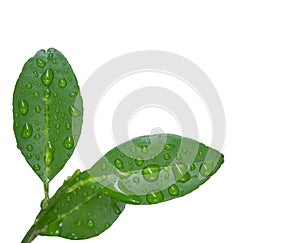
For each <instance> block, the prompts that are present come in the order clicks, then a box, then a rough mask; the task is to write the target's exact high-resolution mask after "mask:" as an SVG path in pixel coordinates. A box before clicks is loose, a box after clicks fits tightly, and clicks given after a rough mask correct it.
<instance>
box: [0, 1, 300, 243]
mask: <svg viewBox="0 0 300 243" xmlns="http://www.w3.org/2000/svg"><path fill="white" fill-rule="evenodd" d="M299 11H300V3H299V1H296V0H295V1H291V0H285V1H283V0H282V1H276V0H272V1H267V0H251V1H241V0H235V1H234V0H228V1H217V0H209V1H175V0H172V1H161V0H160V1H156V0H152V1H141V0H138V1H130V0H127V1H114V0H110V1H75V0H72V1H61V0H60V1H56V0H53V1H40V0H39V1H32V0H27V1H1V3H0V26H1V32H0V33H1V34H0V36H1V37H0V43H1V45H0V48H1V54H0V70H1V84H0V85H1V86H0V99H1V101H0V104H1V113H0V114H1V118H0V119H1V126H0V129H1V130H0V134H1V139H0V148H1V176H0V180H1V182H0V185H1V200H0V202H1V207H0V210H1V214H0V215H1V218H0V222H1V240H0V241H1V242H20V241H21V239H22V237H23V236H24V234H25V233H26V231H27V229H28V228H29V227H30V226H31V224H32V223H33V220H34V218H35V215H36V214H37V213H38V211H39V202H40V200H41V199H42V195H43V190H42V184H41V182H40V180H39V179H38V177H37V176H35V175H34V173H33V171H32V170H31V169H30V167H29V166H28V165H27V163H26V162H25V160H24V158H23V157H22V155H21V153H20V152H19V150H18V149H17V148H16V143H15V138H14V134H13V128H12V124H13V121H12V111H11V109H12V106H11V102H12V94H13V88H14V84H15V81H16V80H17V77H18V75H19V73H20V72H21V69H22V66H23V64H24V63H25V61H26V60H27V59H28V58H29V57H31V56H33V55H34V54H35V52H36V51H38V50H39V49H41V48H44V49H47V48H49V47H55V48H57V49H58V50H60V51H62V52H63V53H64V55H65V56H66V57H67V58H68V60H69V62H70V63H71V65H72V67H73V69H74V70H75V72H76V75H77V78H78V80H79V83H80V86H83V85H84V83H85V81H86V80H87V79H88V77H89V76H90V75H91V74H92V72H93V71H95V69H96V68H98V67H99V66H101V65H102V64H104V63H105V62H107V61H109V60H110V59H112V58H114V57H117V56H119V55H122V54H126V53H129V52H133V51H138V50H151V49H152V50H164V51H170V52H173V53H176V54H179V55H181V56H184V57H186V58H188V59H190V60H191V61H193V62H194V63H196V64H197V65H198V66H200V67H201V69H202V70H203V71H204V72H205V73H206V74H207V75H208V76H209V77H210V79H211V80H212V82H213V83H214V85H215V87H216V89H217V90H218V92H219V95H220V97H221V99H222V102H223V105H224V109H225V113H226V127H227V128H226V144H225V147H224V150H223V153H224V154H225V164H224V166H223V167H222V168H221V169H220V170H219V172H218V173H217V174H216V175H215V176H214V177H213V178H212V179H211V180H210V181H209V182H207V183H206V184H205V185H203V186H202V187H201V188H200V189H198V190H196V191H195V192H193V193H191V194H189V195H187V196H186V197H183V198H180V199H178V200H173V201H170V202H167V203H162V204H158V205H155V206H128V207H127V208H126V210H125V211H124V213H123V214H122V215H121V216H120V218H119V219H118V220H117V221H116V223H115V224H114V225H113V226H112V227H111V228H110V229H109V230H107V231H106V232H105V233H103V234H102V235H100V236H98V237H96V238H93V239H89V240H86V242H102V243H108V242H119V241H120V240H122V241H123V242H132V243H135V242H144V243H150V242H188V241H190V242H206V243H216V242H231V243H238V242H251V243H252V242H289V243H293V242H299V241H300V236H299V223H300V220H299V219H300V209H299V205H300V197H299V186H300V179H299V171H300V165H299V162H300V161H299V137H300V129H299V124H300V116H299V104H300V98H299V81H300V69H299V67H300V33H299V31H300V28H299V27H300V15H299ZM111 92H113V90H112V91H111ZM184 98H185V99H186V100H187V101H188V100H189V96H186V97H184ZM199 102H201V101H199ZM103 104H104V103H103ZM99 107H100V106H99ZM106 109H109V108H108V107H107V106H106ZM98 112H103V114H104V115H103V116H105V109H104V110H100V111H99V110H98ZM149 112H150V113H151V112H155V111H154V110H153V109H152V110H151V109H150V110H149ZM95 116H96V115H95ZM135 119H141V121H142V118H139V116H138V114H137V116H136V118H135ZM169 119H173V118H172V117H169ZM132 122H133V123H132V124H131V125H130V126H129V127H130V134H134V135H141V134H147V133H149V124H148V125H147V129H146V130H143V129H144V127H143V126H142V125H143V124H141V122H138V120H135V121H134V120H133V121H132ZM165 122H166V121H165V120H164V119H161V120H160V121H159V124H156V123H155V124H154V125H155V126H157V125H160V126H162V127H166V126H167V125H166V123H165ZM173 123H174V122H173ZM173 123H172V124H173ZM134 124H140V126H138V125H134ZM174 124H175V123H174ZM176 126H177V125H176V124H175V125H174V130H175V131H176V129H178V128H177V127H176ZM201 129H205V130H207V129H209V127H206V126H204V127H202V128H199V130H201ZM100 130H101V129H100ZM97 137H98V138H101V140H102V141H103V140H107V141H108V143H107V144H109V145H107V147H105V148H103V149H104V150H106V151H107V150H108V149H110V148H111V145H112V142H111V141H112V140H111V139H112V138H111V133H110V131H109V132H107V133H104V134H98V135H97ZM208 137H209V135H208ZM208 139H209V138H208ZM204 140H205V139H204ZM103 146H104V145H103ZM76 168H81V169H84V168H83V164H82V163H80V162H79V159H78V156H77V155H76V154H74V156H73V157H72V158H71V160H70V161H69V162H68V164H67V165H66V167H65V168H64V170H63V171H62V172H61V173H60V174H59V175H58V176H57V177H56V178H55V179H54V180H53V183H51V185H50V186H51V187H50V190H51V193H53V192H54V191H55V190H56V188H57V187H58V186H59V185H60V184H61V183H62V181H63V179H64V178H65V177H67V176H68V175H70V174H72V173H73V171H74V170H75V169H76ZM35 242H37V243H38V242H68V240H65V239H59V238H55V237H54V238H50V237H38V238H37V239H36V240H35Z"/></svg>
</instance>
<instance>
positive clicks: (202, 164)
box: [88, 134, 224, 204]
mask: <svg viewBox="0 0 300 243" xmlns="http://www.w3.org/2000/svg"><path fill="white" fill-rule="evenodd" d="M223 162H224V156H223V154H221V153H220V152H218V151H217V150H214V149H212V148H209V147H207V146H205V145H204V144H202V143H199V142H197V141H195V140H192V139H189V138H185V137H180V136H177V135H173V134H158V135H150V136H142V137H137V138H135V139H133V140H131V141H128V142H125V143H123V144H121V145H119V146H117V147H115V148H114V149H112V150H110V151H109V152H108V153H107V154H106V155H105V156H104V157H102V158H101V159H100V160H99V161H98V162H97V163H96V164H95V165H94V166H93V167H92V168H91V169H90V170H88V172H89V173H90V174H91V176H92V177H93V178H94V180H95V181H98V183H99V184H100V185H101V187H102V191H103V193H105V194H107V195H109V196H111V197H113V198H115V199H117V200H119V201H122V202H125V203H132V204H155V203H159V202H163V201H167V200H170V199H173V198H177V197H181V196H184V195H186V194H188V193H190V192H191V191H193V190H195V189H196V188H198V187H199V186H200V185H201V184H203V183H204V182H206V181H207V180H208V179H209V178H210V177H211V176H212V175H213V174H214V173H216V172H217V170H218V169H219V168H220V167H221V165H222V164H223Z"/></svg>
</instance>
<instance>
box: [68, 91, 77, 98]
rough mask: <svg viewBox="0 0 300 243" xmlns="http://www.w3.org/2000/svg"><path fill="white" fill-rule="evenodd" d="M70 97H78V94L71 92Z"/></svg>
mask: <svg viewBox="0 0 300 243" xmlns="http://www.w3.org/2000/svg"><path fill="white" fill-rule="evenodd" d="M69 95H70V97H75V96H77V95H78V92H71V93H70V94H69Z"/></svg>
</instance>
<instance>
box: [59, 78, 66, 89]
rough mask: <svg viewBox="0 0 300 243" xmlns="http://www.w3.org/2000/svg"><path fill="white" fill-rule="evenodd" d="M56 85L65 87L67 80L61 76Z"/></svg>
mask: <svg viewBox="0 0 300 243" xmlns="http://www.w3.org/2000/svg"><path fill="white" fill-rule="evenodd" d="M58 85H59V87H61V88H64V87H66V86H67V81H66V79H65V78H62V79H60V80H58Z"/></svg>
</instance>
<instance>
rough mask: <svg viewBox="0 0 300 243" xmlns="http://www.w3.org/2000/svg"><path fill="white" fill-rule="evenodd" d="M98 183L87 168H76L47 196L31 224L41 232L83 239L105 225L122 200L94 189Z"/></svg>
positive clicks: (118, 210)
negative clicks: (42, 208) (44, 206)
mask: <svg viewBox="0 0 300 243" xmlns="http://www.w3.org/2000/svg"><path fill="white" fill-rule="evenodd" d="M98 189H99V184H98V183H96V182H95V181H94V180H93V178H91V177H90V175H89V174H88V173H87V172H82V173H80V171H77V172H75V173H74V175H73V176H72V177H70V178H69V179H68V180H67V181H65V183H64V184H63V185H62V186H61V187H60V188H59V189H58V191H57V192H56V193H55V195H54V196H53V197H52V198H51V199H50V200H49V204H48V207H47V208H46V209H44V210H42V211H41V212H40V214H39V215H38V217H37V219H36V221H35V225H36V227H37V232H38V234H39V235H42V236H58V237H62V238H67V239H73V240H74V239H87V238H91V237H94V236H97V235H99V234H101V233H102V232H104V231H105V230H106V229H108V228H109V227H110V226H111V225H112V224H113V223H114V222H115V220H116V219H117V218H118V217H119V215H120V214H121V213H122V211H123V210H124V208H125V204H123V203H121V202H117V201H115V200H114V199H112V198H110V197H108V196H105V195H102V194H100V193H99V192H98Z"/></svg>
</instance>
